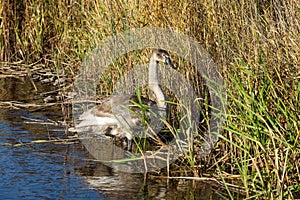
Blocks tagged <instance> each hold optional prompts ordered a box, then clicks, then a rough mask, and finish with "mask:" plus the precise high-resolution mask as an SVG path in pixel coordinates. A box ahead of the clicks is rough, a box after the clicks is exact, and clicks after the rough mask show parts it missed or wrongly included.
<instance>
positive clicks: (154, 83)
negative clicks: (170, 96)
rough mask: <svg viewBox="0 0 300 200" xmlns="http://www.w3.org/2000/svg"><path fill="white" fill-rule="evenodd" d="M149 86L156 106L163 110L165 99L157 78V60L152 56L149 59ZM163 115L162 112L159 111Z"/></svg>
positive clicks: (165, 105)
mask: <svg viewBox="0 0 300 200" xmlns="http://www.w3.org/2000/svg"><path fill="white" fill-rule="evenodd" d="M148 80H149V88H150V90H152V92H153V93H154V95H155V98H156V103H157V106H158V107H159V108H160V109H162V110H163V112H165V109H166V107H167V104H166V102H164V101H165V95H164V93H163V92H162V90H161V87H160V85H159V80H158V62H157V61H156V60H155V59H154V58H153V56H152V57H151V59H150V64H149V78H148ZM160 114H161V115H164V113H160Z"/></svg>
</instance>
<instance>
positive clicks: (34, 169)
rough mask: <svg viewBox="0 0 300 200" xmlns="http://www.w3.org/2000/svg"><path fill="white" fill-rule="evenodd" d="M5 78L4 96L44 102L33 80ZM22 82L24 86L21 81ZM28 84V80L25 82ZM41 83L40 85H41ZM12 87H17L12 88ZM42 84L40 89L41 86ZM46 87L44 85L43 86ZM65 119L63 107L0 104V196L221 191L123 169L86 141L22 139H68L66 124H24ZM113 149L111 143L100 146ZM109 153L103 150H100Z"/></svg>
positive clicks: (203, 195) (206, 194) (167, 195)
mask: <svg viewBox="0 0 300 200" xmlns="http://www.w3.org/2000/svg"><path fill="white" fill-rule="evenodd" d="M10 81H16V83H15V84H11V83H5V84H4V83H3V80H1V81H0V85H1V84H2V85H1V86H5V87H6V88H7V89H8V90H9V91H8V90H6V88H2V90H0V98H1V99H0V101H1V100H2V101H3V100H5V101H7V100H12V98H14V100H20V101H21V100H22V101H24V102H25V101H33V100H34V101H39V102H42V101H40V99H37V96H36V95H35V94H34V93H30V92H29V91H32V88H31V87H32V86H30V84H31V83H30V82H29V83H28V82H23V81H22V80H14V79H10ZM20 84H22V87H21V86H19V85H20ZM27 84H28V85H27ZM40 87H41V86H40ZM12 88H14V89H12ZM40 89H41V88H40ZM41 90H42V89H41ZM30 118H33V119H39V120H43V121H46V120H48V119H49V118H51V119H52V120H62V119H63V118H62V114H61V112H60V107H53V108H49V109H44V110H40V111H37V110H35V111H33V110H26V109H9V108H1V109H0V163H1V165H0V197H2V198H1V199H214V198H217V197H218V193H217V192H216V191H215V190H214V189H213V188H212V187H210V186H209V185H208V184H205V183H201V182H198V183H196V182H191V181H183V180H172V181H171V180H169V181H168V180H167V179H161V178H155V177H151V176H150V177H144V175H143V174H132V173H120V172H116V171H115V170H114V169H112V168H110V167H108V166H107V165H104V164H102V163H99V162H96V161H94V160H93V159H94V157H92V155H90V154H89V152H88V151H87V150H86V149H85V148H84V146H83V144H82V143H79V142H75V143H71V144H64V143H60V144H55V143H40V144H34V145H30V144H26V145H22V146H19V147H16V146H13V145H14V144H21V143H26V142H31V141H35V140H41V139H48V138H49V137H51V138H65V137H66V135H65V127H57V126H54V125H51V124H38V123H37V124H31V123H26V122H27V121H28V120H27V119H30ZM102 148H111V146H102ZM103 152H105V151H104V150H103V149H102V150H101V149H100V150H99V151H98V153H99V154H101V153H103Z"/></svg>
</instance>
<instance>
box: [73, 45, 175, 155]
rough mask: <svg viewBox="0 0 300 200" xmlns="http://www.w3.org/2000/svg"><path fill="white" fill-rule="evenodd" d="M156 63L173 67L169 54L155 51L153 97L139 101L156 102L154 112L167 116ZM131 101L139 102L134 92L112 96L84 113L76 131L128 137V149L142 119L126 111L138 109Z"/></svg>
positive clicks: (151, 75)
mask: <svg viewBox="0 0 300 200" xmlns="http://www.w3.org/2000/svg"><path fill="white" fill-rule="evenodd" d="M158 62H163V63H167V64H168V65H169V66H171V67H172V68H175V67H174V65H173V63H172V62H171V60H170V57H169V54H168V53H167V52H166V51H165V50H162V49H158V50H154V51H153V54H152V56H151V58H150V63H149V76H148V84H149V89H150V90H151V91H152V92H153V94H154V96H155V102H154V101H151V100H148V99H146V98H141V99H140V100H141V101H142V104H144V105H148V106H149V107H151V106H154V104H156V106H157V107H156V108H157V111H156V112H157V114H158V115H159V116H160V117H165V116H166V108H167V105H166V102H165V95H164V93H163V91H162V89H161V87H160V83H159V79H158ZM133 102H139V99H138V97H137V96H136V95H128V94H124V95H123V94H122V95H114V96H111V97H110V98H108V99H106V101H104V102H102V103H101V104H99V105H97V106H95V107H93V108H92V109H90V110H88V111H86V112H84V113H83V114H82V115H81V116H80V118H79V120H80V121H81V122H80V123H79V124H78V125H77V126H76V129H75V131H77V132H83V131H84V132H85V131H89V132H93V133H96V134H105V135H112V136H116V137H121V138H127V140H128V144H127V147H128V149H131V140H132V137H133V136H132V133H133V132H134V131H136V130H137V129H140V130H141V127H142V123H143V122H142V119H141V118H140V117H138V116H137V115H136V114H134V113H132V112H129V109H130V110H133V111H134V112H135V111H137V112H140V111H138V110H139V108H138V106H136V105H135V104H134V103H133Z"/></svg>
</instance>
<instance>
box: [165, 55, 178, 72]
mask: <svg viewBox="0 0 300 200" xmlns="http://www.w3.org/2000/svg"><path fill="white" fill-rule="evenodd" d="M166 63H167V64H168V65H170V67H172V68H173V69H176V67H175V66H174V65H173V63H172V61H171V59H170V58H169V57H166Z"/></svg>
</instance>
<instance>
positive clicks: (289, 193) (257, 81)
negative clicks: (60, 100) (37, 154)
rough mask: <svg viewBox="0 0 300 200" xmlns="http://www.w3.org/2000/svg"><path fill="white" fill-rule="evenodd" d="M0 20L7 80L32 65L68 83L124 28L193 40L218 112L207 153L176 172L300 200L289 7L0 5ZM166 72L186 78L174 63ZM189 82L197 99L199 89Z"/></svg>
mask: <svg viewBox="0 0 300 200" xmlns="http://www.w3.org/2000/svg"><path fill="white" fill-rule="evenodd" d="M0 19H1V20H0V27H1V28H0V60H1V68H0V72H3V73H2V74H6V75H7V73H4V71H5V69H7V67H10V69H14V71H15V72H17V71H18V66H20V69H21V68H22V69H23V67H24V66H26V67H27V69H26V70H27V72H28V73H29V75H31V74H30V72H31V71H34V70H35V69H36V68H34V66H33V65H32V64H33V63H35V65H39V66H41V67H40V68H41V70H45V69H47V70H48V69H49V70H51V71H52V72H53V73H54V74H55V73H58V72H59V73H60V74H70V75H73V76H74V75H75V74H76V71H77V70H78V69H79V68H80V65H81V63H82V61H83V59H84V57H85V55H86V54H87V53H89V52H90V51H91V50H92V49H93V48H94V47H96V46H97V44H98V43H99V42H100V41H101V40H102V39H105V38H106V37H107V36H110V35H113V34H116V33H121V32H122V31H126V30H130V29H132V28H141V27H162V28H171V29H173V30H177V31H180V32H182V33H184V34H186V35H189V36H191V37H194V38H196V39H197V40H198V41H199V43H200V44H201V45H202V46H203V47H204V48H205V49H206V50H207V51H208V52H209V53H210V55H211V56H212V57H213V59H214V60H215V61H216V63H217V64H218V67H219V70H220V72H221V74H222V76H223V78H224V82H225V84H226V86H227V95H228V96H227V101H228V106H227V110H226V112H227V113H226V120H225V123H224V132H223V134H222V135H221V136H220V140H219V142H218V143H217V145H216V148H215V150H214V151H213V152H212V153H211V155H210V156H209V157H208V158H204V159H201V160H197V159H196V157H193V156H192V155H190V157H187V158H186V159H185V161H188V164H186V165H188V167H189V169H190V170H191V171H193V175H194V176H195V177H196V176H200V177H201V176H202V175H203V174H205V173H206V172H210V174H211V176H217V177H218V178H219V179H221V180H223V183H224V185H225V186H226V184H228V185H231V184H235V185H238V186H240V187H241V188H243V191H244V195H245V197H247V198H248V199H252V198H266V199H275V198H276V199H277V198H278V199H295V198H300V185H299V180H300V168H299V166H300V156H299V152H300V148H299V136H300V103H299V102H300V101H299V99H300V65H299V58H300V23H299V21H300V20H299V19H300V5H299V3H298V1H296V0H286V1H279V0H272V1H263V0H262V1H255V0H249V1H245V0H241V1H229V0H221V1H216V0H213V1H211V0H209V1H208V0H200V1H189V0H180V1H175V0H171V1H166V0H161V1H154V0H149V1H137V0H126V1H125V0H123V1H122V0H114V1H104V0H93V1H80V0H70V1H62V0H58V1H35V0H22V1H5V0H0ZM147 55H149V54H147V51H142V52H140V54H138V55H136V54H135V53H132V54H128V55H124V56H123V57H121V58H119V59H118V61H116V62H115V63H114V64H113V66H112V68H111V73H112V75H113V76H112V77H113V78H110V79H109V80H108V79H106V80H103V82H102V84H101V86H100V90H101V93H102V94H109V93H110V92H111V89H112V85H113V83H114V82H115V81H116V80H118V78H119V77H120V76H121V75H122V73H124V71H126V70H128V69H130V67H132V66H133V65H135V64H136V63H138V61H140V60H143V61H146V60H147ZM175 63H176V64H180V63H181V65H183V67H181V68H180V71H181V72H182V73H184V74H186V75H187V76H188V75H189V74H195V73H194V72H193V71H192V68H191V67H186V68H184V66H185V65H184V63H183V62H181V61H180V59H178V60H175ZM2 66H5V68H4V67H2ZM120 66H127V67H125V68H120ZM187 66H188V64H187ZM120 69H122V70H120ZM23 71H24V70H23ZM10 73H11V74H13V72H10ZM16 74H17V73H16ZM22 74H23V73H22ZM192 80H194V83H195V86H197V88H198V89H197V90H198V91H199V92H198V94H202V92H203V87H202V82H201V80H200V81H199V79H198V78H197V77H196V78H195V79H192ZM201 91H202V92H201ZM174 115H175V114H174ZM226 188H228V194H229V196H231V193H232V190H230V187H226ZM232 197H233V196H232Z"/></svg>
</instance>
